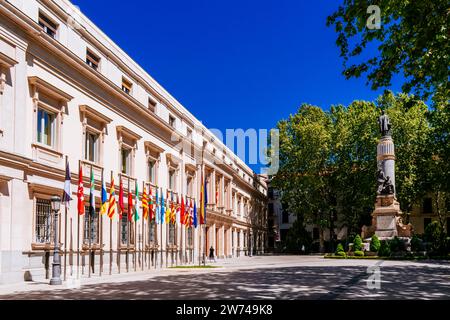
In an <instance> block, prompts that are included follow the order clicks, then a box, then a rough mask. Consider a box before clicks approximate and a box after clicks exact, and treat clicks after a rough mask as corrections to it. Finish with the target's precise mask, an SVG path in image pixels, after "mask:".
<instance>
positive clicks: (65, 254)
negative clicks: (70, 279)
mask: <svg viewBox="0 0 450 320" xmlns="http://www.w3.org/2000/svg"><path fill="white" fill-rule="evenodd" d="M68 161H69V160H68V158H67V156H66V168H67V163H68ZM64 179H65V178H64ZM70 182H72V181H70ZM69 196H70V194H69ZM69 199H70V198H69ZM67 203H68V201H66V204H65V206H64V281H66V279H67V271H66V270H67Z"/></svg>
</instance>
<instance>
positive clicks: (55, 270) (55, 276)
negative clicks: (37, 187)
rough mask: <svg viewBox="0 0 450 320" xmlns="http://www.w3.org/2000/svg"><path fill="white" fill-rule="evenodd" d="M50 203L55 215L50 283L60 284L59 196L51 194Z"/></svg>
mask: <svg viewBox="0 0 450 320" xmlns="http://www.w3.org/2000/svg"><path fill="white" fill-rule="evenodd" d="M51 203H52V211H53V213H54V215H55V219H54V221H53V227H54V235H55V236H54V239H53V240H54V242H55V249H54V251H53V264H52V278H51V279H50V284H51V285H58V284H62V281H61V258H60V256H59V246H58V243H59V238H58V213H59V208H60V206H61V198H60V197H58V196H53V197H52V198H51Z"/></svg>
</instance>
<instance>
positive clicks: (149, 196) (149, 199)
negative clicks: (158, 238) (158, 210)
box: [148, 186, 156, 221]
mask: <svg viewBox="0 0 450 320" xmlns="http://www.w3.org/2000/svg"><path fill="white" fill-rule="evenodd" d="M149 189H150V190H149V194H148V207H149V211H150V221H152V220H153V218H154V217H155V211H154V209H153V198H152V187H151V186H150V188H149ZM155 206H156V204H155Z"/></svg>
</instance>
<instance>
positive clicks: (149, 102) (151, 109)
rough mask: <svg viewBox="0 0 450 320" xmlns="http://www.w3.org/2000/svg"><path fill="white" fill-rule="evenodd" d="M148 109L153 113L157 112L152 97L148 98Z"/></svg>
mask: <svg viewBox="0 0 450 320" xmlns="http://www.w3.org/2000/svg"><path fill="white" fill-rule="evenodd" d="M148 109H149V110H150V111H151V112H155V110H156V101H155V100H153V99H152V98H150V97H149V98H148Z"/></svg>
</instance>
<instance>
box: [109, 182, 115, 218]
mask: <svg viewBox="0 0 450 320" xmlns="http://www.w3.org/2000/svg"><path fill="white" fill-rule="evenodd" d="M115 214H116V194H115V191H114V177H112V180H111V187H110V188H109V201H108V217H109V218H110V219H112V218H113V217H114V215H115Z"/></svg>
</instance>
